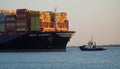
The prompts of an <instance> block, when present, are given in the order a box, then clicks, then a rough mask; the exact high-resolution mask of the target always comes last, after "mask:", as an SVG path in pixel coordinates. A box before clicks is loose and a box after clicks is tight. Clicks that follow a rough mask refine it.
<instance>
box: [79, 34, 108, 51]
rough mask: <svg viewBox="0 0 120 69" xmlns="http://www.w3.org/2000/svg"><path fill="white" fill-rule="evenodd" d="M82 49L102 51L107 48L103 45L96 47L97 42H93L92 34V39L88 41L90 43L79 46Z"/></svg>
mask: <svg viewBox="0 0 120 69" xmlns="http://www.w3.org/2000/svg"><path fill="white" fill-rule="evenodd" d="M79 48H80V49H81V51H102V50H106V48H103V47H96V42H93V36H91V40H90V41H89V42H88V45H83V46H79Z"/></svg>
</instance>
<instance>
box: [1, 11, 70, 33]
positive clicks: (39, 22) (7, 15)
mask: <svg viewBox="0 0 120 69" xmlns="http://www.w3.org/2000/svg"><path fill="white" fill-rule="evenodd" d="M55 15H56V16H55ZM55 23H56V24H55ZM68 24H69V22H68V20H67V13H65V12H60V13H55V12H52V11H34V10H28V9H17V10H16V11H9V10H0V32H7V33H8V32H12V33H16V32H30V31H40V32H55V31H59V32H60V31H68V29H69V28H68ZM54 25H57V26H56V27H57V28H56V27H55V26H54Z"/></svg>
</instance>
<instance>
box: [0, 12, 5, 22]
mask: <svg viewBox="0 0 120 69" xmlns="http://www.w3.org/2000/svg"><path fill="white" fill-rule="evenodd" d="M4 20H5V15H4V13H0V21H4Z"/></svg>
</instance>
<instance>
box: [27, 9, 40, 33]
mask: <svg viewBox="0 0 120 69" xmlns="http://www.w3.org/2000/svg"><path fill="white" fill-rule="evenodd" d="M29 16H30V27H31V28H30V30H31V31H40V12H39V11H30V12H29Z"/></svg>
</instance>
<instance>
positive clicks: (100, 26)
mask: <svg viewBox="0 0 120 69" xmlns="http://www.w3.org/2000/svg"><path fill="white" fill-rule="evenodd" d="M55 6H57V8H58V9H57V11H58V12H62V11H65V12H67V13H68V19H69V22H70V24H69V26H70V30H74V31H76V33H75V35H74V36H73V37H72V38H71V41H70V42H69V43H68V46H78V45H83V44H86V43H87V42H88V41H89V40H90V37H91V35H93V37H94V41H96V42H97V44H99V45H103V44H120V0H0V9H8V10H15V9H18V8H19V9H20V8H29V9H33V10H43V11H54V8H55Z"/></svg>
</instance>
